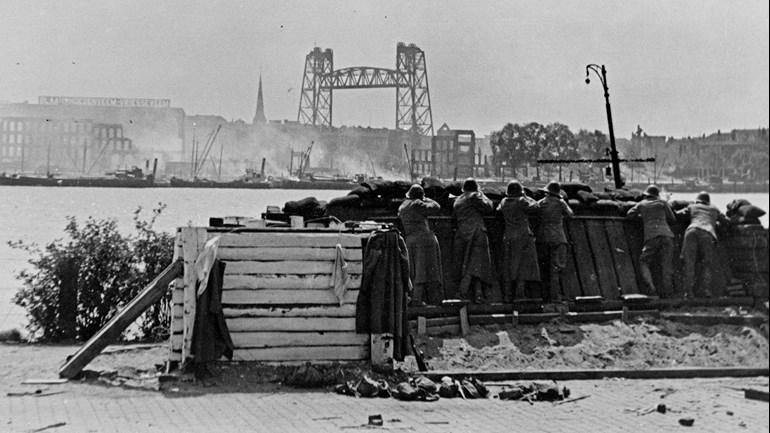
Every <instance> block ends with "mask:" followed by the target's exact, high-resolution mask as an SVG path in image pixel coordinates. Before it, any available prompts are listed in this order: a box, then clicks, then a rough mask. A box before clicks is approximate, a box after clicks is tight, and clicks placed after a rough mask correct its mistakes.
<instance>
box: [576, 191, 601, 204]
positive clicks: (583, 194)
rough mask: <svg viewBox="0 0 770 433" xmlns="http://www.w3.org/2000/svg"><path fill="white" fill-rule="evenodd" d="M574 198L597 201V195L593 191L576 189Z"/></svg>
mask: <svg viewBox="0 0 770 433" xmlns="http://www.w3.org/2000/svg"><path fill="white" fill-rule="evenodd" d="M576 194H577V197H575V198H576V199H578V200H580V201H581V202H583V203H596V202H597V201H599V197H597V196H596V195H595V194H594V193H592V192H590V191H582V190H581V191H578V192H577V193H576Z"/></svg>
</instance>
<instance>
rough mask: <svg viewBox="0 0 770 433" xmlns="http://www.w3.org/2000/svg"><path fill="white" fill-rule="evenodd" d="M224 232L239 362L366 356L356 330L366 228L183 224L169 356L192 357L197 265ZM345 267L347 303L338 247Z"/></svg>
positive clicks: (229, 315)
mask: <svg viewBox="0 0 770 433" xmlns="http://www.w3.org/2000/svg"><path fill="white" fill-rule="evenodd" d="M215 236H219V246H218V251H217V257H218V258H219V259H221V260H222V261H224V262H225V264H226V267H225V275H224V281H223V287H222V304H223V313H224V316H225V321H226V322H227V325H228V329H229V331H230V336H231V338H232V340H233V343H234V345H235V351H234V360H236V361H267V362H298V361H299V362H301V361H356V360H365V359H369V350H370V349H369V345H370V338H369V335H368V334H357V333H356V332H355V316H356V300H357V298H358V290H359V288H360V287H361V274H362V249H361V241H362V238H364V237H366V236H368V233H353V232H336V231H328V230H323V229H319V230H317V231H308V230H302V231H292V230H274V229H264V230H244V231H242V232H222V231H220V230H217V229H206V228H193V227H190V228H182V229H180V230H179V231H178V236H177V242H176V255H178V256H180V257H183V258H184V263H185V274H184V277H183V278H181V279H179V280H177V285H176V286H175V289H174V308H173V310H174V313H173V319H172V321H171V344H170V359H171V360H175V361H181V360H185V359H188V358H189V357H190V356H191V355H190V352H189V350H190V344H191V336H192V333H191V330H192V323H194V318H195V302H194V300H195V296H194V293H195V288H194V280H195V277H194V275H192V265H193V264H194V262H195V258H196V257H197V255H198V253H199V252H200V251H201V249H202V248H203V245H204V244H205V242H206V241H207V240H209V239H212V238H213V237H215ZM337 244H339V245H341V246H342V247H343V250H344V255H345V261H346V263H347V270H348V285H347V291H346V293H345V295H344V297H343V300H342V303H340V301H339V300H338V299H337V297H336V296H335V294H334V291H333V288H332V269H333V266H334V260H335V257H336V245H337Z"/></svg>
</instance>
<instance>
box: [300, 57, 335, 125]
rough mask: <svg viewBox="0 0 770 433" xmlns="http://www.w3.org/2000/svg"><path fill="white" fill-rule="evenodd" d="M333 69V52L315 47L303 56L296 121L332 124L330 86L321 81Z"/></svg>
mask: <svg viewBox="0 0 770 433" xmlns="http://www.w3.org/2000/svg"><path fill="white" fill-rule="evenodd" d="M333 70H334V53H333V52H332V50H331V49H328V48H327V49H326V50H323V51H321V49H320V48H318V47H315V48H314V49H313V51H311V52H310V53H309V54H308V55H307V56H305V72H304V73H303V74H302V93H301V94H300V97H299V112H298V113H297V122H299V123H303V124H306V125H316V126H332V88H331V87H329V86H322V81H324V79H325V78H327V77H328V76H329V75H330V74H331V73H332V71H333Z"/></svg>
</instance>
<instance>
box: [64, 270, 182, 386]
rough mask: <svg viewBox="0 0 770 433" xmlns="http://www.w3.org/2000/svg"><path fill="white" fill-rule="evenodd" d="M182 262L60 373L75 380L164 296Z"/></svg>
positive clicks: (148, 288)
mask: <svg viewBox="0 0 770 433" xmlns="http://www.w3.org/2000/svg"><path fill="white" fill-rule="evenodd" d="M181 270H182V264H181V263H180V262H179V261H175V262H172V263H171V264H170V265H169V266H168V267H167V268H166V269H164V270H163V272H161V273H160V275H158V276H157V277H155V279H154V280H152V282H150V284H148V285H147V286H146V287H145V288H144V289H142V291H141V292H139V294H138V295H136V297H135V298H134V299H132V300H131V302H129V303H128V305H126V307H125V308H123V309H122V310H120V311H119V312H118V313H117V314H115V316H113V317H112V318H111V319H110V320H109V322H107V324H106V325H104V326H103V327H102V328H101V329H100V330H99V331H98V332H97V333H96V334H94V336H93V337H91V338H90V339H89V340H88V341H87V342H86V344H84V345H83V346H82V347H81V348H80V349H79V350H78V351H77V352H75V354H74V355H73V356H72V357H71V358H70V359H69V360H68V361H67V362H66V363H65V364H64V365H63V366H62V367H61V369H59V376H60V377H62V378H66V379H72V378H73V377H75V376H77V375H78V373H80V371H81V370H82V369H83V367H85V366H86V365H88V363H89V362H91V360H92V359H94V358H95V357H96V356H97V355H99V353H100V352H101V351H102V350H103V349H104V348H105V347H107V345H109V344H110V343H112V342H113V341H115V340H117V339H118V338H119V337H120V334H121V333H122V332H123V331H124V330H125V329H126V328H128V326H129V325H131V324H132V323H134V320H136V319H137V318H138V317H139V316H140V315H141V314H142V313H144V311H145V310H147V308H149V307H150V306H151V305H153V304H154V303H156V302H158V301H159V300H160V299H161V298H163V294H164V293H165V292H166V290H168V285H169V284H171V282H172V281H174V279H175V278H176V277H177V275H179V272H181Z"/></svg>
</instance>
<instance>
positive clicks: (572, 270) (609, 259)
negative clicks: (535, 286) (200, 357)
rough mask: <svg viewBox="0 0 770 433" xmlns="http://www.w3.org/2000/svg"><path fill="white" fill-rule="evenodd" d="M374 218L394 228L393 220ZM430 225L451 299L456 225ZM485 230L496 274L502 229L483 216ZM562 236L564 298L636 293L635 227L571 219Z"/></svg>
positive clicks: (493, 293) (492, 295)
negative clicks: (565, 253)
mask: <svg viewBox="0 0 770 433" xmlns="http://www.w3.org/2000/svg"><path fill="white" fill-rule="evenodd" d="M375 219H376V220H378V221H382V222H389V223H393V224H395V225H396V226H397V227H400V222H399V221H398V219H397V218H393V217H381V218H375ZM430 223H431V228H432V229H433V231H434V233H435V234H436V237H437V238H438V241H439V245H440V247H441V254H442V264H443V266H444V297H445V298H446V299H449V298H456V297H457V290H456V288H457V280H458V279H459V275H457V269H458V266H457V265H456V263H455V262H454V257H453V256H452V244H453V242H454V231H455V226H456V224H455V222H454V219H453V218H452V217H444V216H441V217H432V218H430ZM486 226H487V236H488V238H489V241H490V242H489V245H490V252H491V255H492V258H493V267H494V268H495V269H498V270H499V269H501V267H502V265H503V263H502V257H503V254H502V236H503V231H504V229H505V227H504V224H503V222H502V219H501V218H495V217H489V218H486ZM565 232H566V234H567V240H568V241H569V243H570V248H569V250H568V252H569V257H568V260H567V267H566V269H565V270H564V271H563V273H562V276H561V282H560V284H561V287H560V290H561V292H562V295H563V296H564V297H565V298H567V299H574V298H575V297H576V296H603V297H605V298H606V299H617V298H618V296H619V295H620V294H632V293H639V292H640V285H639V282H638V269H637V262H638V258H639V253H640V252H641V248H642V227H641V224H639V223H638V222H635V221H629V220H626V219H625V218H618V217H589V216H577V217H575V218H573V219H571V220H569V221H567V222H566V230H565ZM677 248H678V246H677ZM677 252H678V249H677ZM677 255H678V254H677ZM541 274H542V275H547V269H544V268H543V269H541ZM500 275H501V274H500V273H499V272H498V275H497V278H496V281H495V282H494V284H493V286H492V287H490V290H489V293H488V294H487V298H488V302H500V301H501V299H502V296H501V293H500V284H501V282H502V281H501V276H500ZM535 292H538V291H537V290H535Z"/></svg>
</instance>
